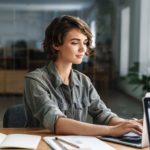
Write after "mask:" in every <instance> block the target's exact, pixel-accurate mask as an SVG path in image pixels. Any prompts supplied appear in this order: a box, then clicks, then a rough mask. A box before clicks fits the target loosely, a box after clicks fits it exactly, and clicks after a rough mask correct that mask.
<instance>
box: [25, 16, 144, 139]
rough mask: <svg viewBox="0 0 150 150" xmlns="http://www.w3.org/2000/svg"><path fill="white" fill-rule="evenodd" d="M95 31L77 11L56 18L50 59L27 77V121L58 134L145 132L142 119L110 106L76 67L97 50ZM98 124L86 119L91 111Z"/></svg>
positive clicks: (48, 43)
mask: <svg viewBox="0 0 150 150" xmlns="http://www.w3.org/2000/svg"><path fill="white" fill-rule="evenodd" d="M91 37H92V34H91V31H90V29H89V27H88V25H87V24H86V23H85V22H84V21H83V20H81V19H79V18H77V17H73V16H62V17H57V18H55V19H54V20H53V21H52V23H51V24H50V25H49V26H48V27H47V29H46V32H45V39H44V43H43V47H44V50H45V52H46V54H47V56H48V58H49V64H48V65H46V66H44V67H43V68H39V69H36V70H35V71H33V72H30V73H28V74H27V75H26V77H25V90H24V103H25V108H26V114H27V126H30V127H37V126H38V127H44V128H48V129H50V130H51V131H52V132H53V133H56V134H77V135H101V136H106V135H110V136H120V135H122V134H125V133H128V132H130V131H133V132H135V133H138V134H141V132H142V126H141V123H140V120H137V121H135V120H130V121H129V120H126V119H123V118H120V117H118V116H117V115H116V114H114V113H112V112H111V111H110V109H108V108H107V107H106V106H105V104H104V103H103V101H102V100H101V99H100V97H99V95H98V93H97V91H96V89H95V88H94V86H93V84H92V83H91V81H90V79H89V78H88V77H87V76H86V75H84V74H82V73H81V72H78V71H77V70H74V69H72V65H73V64H80V63H81V62H82V59H83V57H84V55H85V54H86V55H88V54H90V52H91V50H92V49H91ZM88 114H90V115H91V116H92V117H93V122H94V124H91V123H86V119H87V115H88Z"/></svg>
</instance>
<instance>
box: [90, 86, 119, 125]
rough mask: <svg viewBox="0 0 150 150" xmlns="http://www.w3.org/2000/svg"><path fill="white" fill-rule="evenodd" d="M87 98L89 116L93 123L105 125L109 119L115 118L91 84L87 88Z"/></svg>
mask: <svg viewBox="0 0 150 150" xmlns="http://www.w3.org/2000/svg"><path fill="white" fill-rule="evenodd" d="M89 97H90V98H89V99H90V106H89V114H90V115H91V116H92V117H93V122H94V123H96V124H105V125H107V124H108V123H109V121H110V119H111V118H113V117H117V115H116V114H115V113H113V112H112V111H111V110H110V109H109V108H107V107H106V105H105V103H104V102H103V101H102V100H101V98H100V96H99V95H98V93H97V91H96V89H95V88H94V86H93V85H92V84H90V88H89Z"/></svg>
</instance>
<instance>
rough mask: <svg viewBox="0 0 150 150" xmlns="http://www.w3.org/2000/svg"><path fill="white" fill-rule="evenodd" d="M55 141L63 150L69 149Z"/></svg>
mask: <svg viewBox="0 0 150 150" xmlns="http://www.w3.org/2000/svg"><path fill="white" fill-rule="evenodd" d="M53 141H54V142H55V143H56V144H57V145H58V146H60V147H61V148H62V149H63V150H68V148H66V147H65V146H64V145H63V144H61V142H60V141H58V140H56V139H53Z"/></svg>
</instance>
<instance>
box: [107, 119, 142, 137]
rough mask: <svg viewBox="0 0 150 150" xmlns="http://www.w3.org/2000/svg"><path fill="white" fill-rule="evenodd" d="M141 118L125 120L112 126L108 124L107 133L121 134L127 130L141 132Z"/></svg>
mask: <svg viewBox="0 0 150 150" xmlns="http://www.w3.org/2000/svg"><path fill="white" fill-rule="evenodd" d="M142 122H143V121H142V120H125V121H123V122H122V123H120V124H118V125H114V126H109V127H110V129H109V135H110V136H114V137H117V136H121V135H123V134H126V133H128V132H134V133H137V134H139V135H141V134H142Z"/></svg>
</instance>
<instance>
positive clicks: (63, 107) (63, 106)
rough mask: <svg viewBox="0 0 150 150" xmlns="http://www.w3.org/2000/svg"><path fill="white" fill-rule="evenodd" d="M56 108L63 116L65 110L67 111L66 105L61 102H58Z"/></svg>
mask: <svg viewBox="0 0 150 150" xmlns="http://www.w3.org/2000/svg"><path fill="white" fill-rule="evenodd" d="M58 107H59V109H60V110H61V112H62V113H64V114H65V112H66V110H67V109H68V107H67V105H66V104H65V103H63V102H62V101H58Z"/></svg>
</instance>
